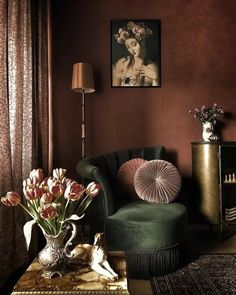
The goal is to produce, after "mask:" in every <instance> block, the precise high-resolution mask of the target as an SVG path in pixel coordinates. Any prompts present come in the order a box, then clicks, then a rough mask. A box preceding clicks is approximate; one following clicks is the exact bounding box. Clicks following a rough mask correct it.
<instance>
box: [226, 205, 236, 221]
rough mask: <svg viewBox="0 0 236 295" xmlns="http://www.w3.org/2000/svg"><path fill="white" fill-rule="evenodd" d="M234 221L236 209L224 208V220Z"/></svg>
mask: <svg viewBox="0 0 236 295" xmlns="http://www.w3.org/2000/svg"><path fill="white" fill-rule="evenodd" d="M235 219H236V207H231V208H225V220H226V221H233V220H235Z"/></svg>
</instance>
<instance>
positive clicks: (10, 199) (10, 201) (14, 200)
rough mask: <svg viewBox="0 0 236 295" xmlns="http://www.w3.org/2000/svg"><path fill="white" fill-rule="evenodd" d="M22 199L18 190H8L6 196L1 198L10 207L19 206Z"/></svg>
mask: <svg viewBox="0 0 236 295" xmlns="http://www.w3.org/2000/svg"><path fill="white" fill-rule="evenodd" d="M20 201H21V198H20V196H19V194H18V193H16V192H8V193H7V194H6V196H5V197H2V198H1V202H2V203H3V204H4V205H6V206H9V207H13V206H17V205H18V204H19V203H20Z"/></svg>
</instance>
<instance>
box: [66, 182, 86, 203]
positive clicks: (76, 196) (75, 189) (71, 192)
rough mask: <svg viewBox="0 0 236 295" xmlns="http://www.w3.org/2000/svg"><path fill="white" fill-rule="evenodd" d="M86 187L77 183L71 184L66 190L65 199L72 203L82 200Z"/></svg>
mask: <svg viewBox="0 0 236 295" xmlns="http://www.w3.org/2000/svg"><path fill="white" fill-rule="evenodd" d="M83 193H84V186H83V185H82V184H80V183H77V182H76V181H72V182H70V183H69V184H68V185H67V187H66V190H65V198H66V199H69V200H71V201H78V200H80V199H81V198H82V196H83Z"/></svg>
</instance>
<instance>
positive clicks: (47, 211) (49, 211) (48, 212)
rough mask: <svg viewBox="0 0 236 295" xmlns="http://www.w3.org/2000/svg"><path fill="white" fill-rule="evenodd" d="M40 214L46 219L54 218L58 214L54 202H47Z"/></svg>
mask: <svg viewBox="0 0 236 295" xmlns="http://www.w3.org/2000/svg"><path fill="white" fill-rule="evenodd" d="M40 216H41V217H42V218H44V219H53V218H55V217H56V216H57V211H56V209H55V208H54V207H53V205H52V204H46V205H44V206H43V207H42V209H41V211H40Z"/></svg>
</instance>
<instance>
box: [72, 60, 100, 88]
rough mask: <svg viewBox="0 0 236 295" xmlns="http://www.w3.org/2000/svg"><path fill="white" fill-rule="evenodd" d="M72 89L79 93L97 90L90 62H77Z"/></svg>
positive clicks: (74, 68) (74, 66)
mask: <svg viewBox="0 0 236 295" xmlns="http://www.w3.org/2000/svg"><path fill="white" fill-rule="evenodd" d="M71 89H72V91H74V92H79V93H82V92H84V93H91V92H94V91H95V88H94V81H93V69H92V66H91V65H90V64H88V63H76V64H74V65H73V75H72V86H71Z"/></svg>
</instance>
